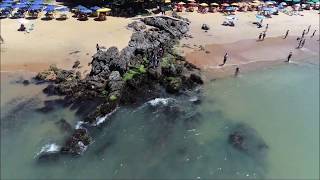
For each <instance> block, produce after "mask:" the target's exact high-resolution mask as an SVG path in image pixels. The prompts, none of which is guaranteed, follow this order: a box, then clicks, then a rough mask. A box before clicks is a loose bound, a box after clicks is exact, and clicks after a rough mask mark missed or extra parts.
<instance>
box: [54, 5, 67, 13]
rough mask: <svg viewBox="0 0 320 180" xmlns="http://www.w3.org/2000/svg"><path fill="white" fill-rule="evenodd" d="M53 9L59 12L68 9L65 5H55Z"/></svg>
mask: <svg viewBox="0 0 320 180" xmlns="http://www.w3.org/2000/svg"><path fill="white" fill-rule="evenodd" d="M55 10H56V11H59V12H68V11H70V9H69V8H67V7H66V6H59V7H56V8H55Z"/></svg>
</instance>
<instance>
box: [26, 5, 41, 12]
mask: <svg viewBox="0 0 320 180" xmlns="http://www.w3.org/2000/svg"><path fill="white" fill-rule="evenodd" d="M42 8H43V6H42V5H32V6H31V7H30V8H29V10H31V11H36V10H41V9H42Z"/></svg>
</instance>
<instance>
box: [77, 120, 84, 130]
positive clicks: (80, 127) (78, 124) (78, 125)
mask: <svg viewBox="0 0 320 180" xmlns="http://www.w3.org/2000/svg"><path fill="white" fill-rule="evenodd" d="M82 124H87V123H86V122H83V121H78V122H77V124H76V126H75V129H82V128H83V127H82Z"/></svg>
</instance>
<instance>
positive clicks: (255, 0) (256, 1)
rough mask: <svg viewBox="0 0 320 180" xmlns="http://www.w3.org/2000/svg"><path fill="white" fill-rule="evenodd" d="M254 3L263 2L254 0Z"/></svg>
mask: <svg viewBox="0 0 320 180" xmlns="http://www.w3.org/2000/svg"><path fill="white" fill-rule="evenodd" d="M252 2H253V3H261V2H260V1H258V0H254V1H252Z"/></svg>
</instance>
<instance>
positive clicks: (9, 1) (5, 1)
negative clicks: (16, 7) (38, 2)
mask: <svg viewBox="0 0 320 180" xmlns="http://www.w3.org/2000/svg"><path fill="white" fill-rule="evenodd" d="M2 3H14V1H13V0H3V1H2Z"/></svg>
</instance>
